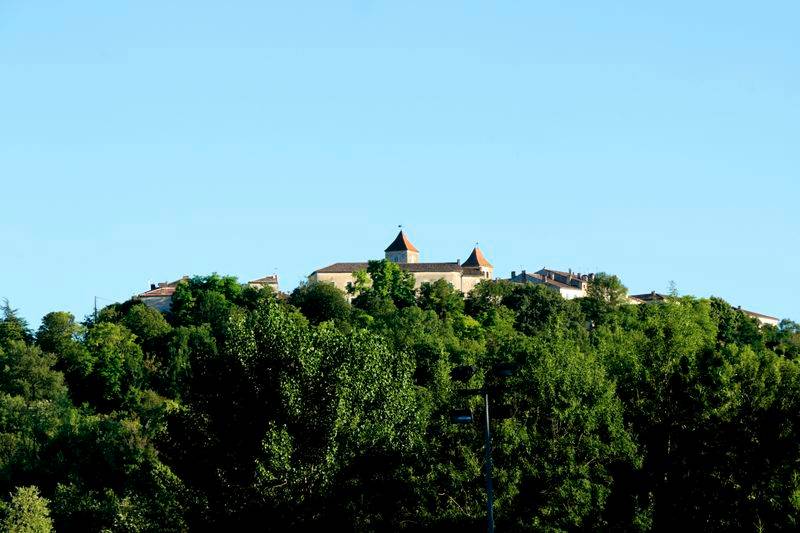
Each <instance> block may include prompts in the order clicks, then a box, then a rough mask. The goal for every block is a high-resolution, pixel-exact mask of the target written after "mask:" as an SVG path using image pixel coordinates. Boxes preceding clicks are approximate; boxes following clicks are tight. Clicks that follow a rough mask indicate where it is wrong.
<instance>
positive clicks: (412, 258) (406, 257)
mask: <svg viewBox="0 0 800 533" xmlns="http://www.w3.org/2000/svg"><path fill="white" fill-rule="evenodd" d="M384 252H386V259H388V260H389V261H393V262H395V263H419V250H417V249H416V248H415V247H414V245H413V244H411V241H409V240H408V237H406V234H405V233H403V230H402V229H401V230H400V233H398V234H397V237H395V239H394V241H392V244H390V245H389V247H388V248H386V250H384Z"/></svg>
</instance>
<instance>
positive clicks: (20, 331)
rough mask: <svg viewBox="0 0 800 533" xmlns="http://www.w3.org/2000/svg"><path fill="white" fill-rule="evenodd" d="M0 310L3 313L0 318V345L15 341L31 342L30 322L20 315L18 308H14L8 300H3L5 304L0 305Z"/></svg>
mask: <svg viewBox="0 0 800 533" xmlns="http://www.w3.org/2000/svg"><path fill="white" fill-rule="evenodd" d="M0 311H2V313H3V317H2V319H0V346H3V345H5V344H7V343H9V342H13V341H23V342H26V343H27V342H30V341H31V340H32V338H33V335H32V334H31V330H30V328H29V327H28V323H27V322H26V321H25V319H24V318H22V317H21V316H19V311H18V310H17V309H12V308H11V305H10V304H9V303H8V300H6V299H4V300H3V305H0Z"/></svg>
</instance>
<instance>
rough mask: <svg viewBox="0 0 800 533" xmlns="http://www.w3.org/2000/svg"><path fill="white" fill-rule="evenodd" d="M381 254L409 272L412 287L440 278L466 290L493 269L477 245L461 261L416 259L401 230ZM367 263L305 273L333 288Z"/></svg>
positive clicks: (336, 265)
mask: <svg viewBox="0 0 800 533" xmlns="http://www.w3.org/2000/svg"><path fill="white" fill-rule="evenodd" d="M384 257H385V258H386V259H387V260H389V261H392V262H394V263H397V264H398V265H399V266H400V268H402V269H403V270H405V271H406V272H410V273H411V274H413V275H414V280H415V287H416V288H419V286H420V285H422V284H423V283H425V282H434V281H436V280H440V279H443V280H445V281H447V282H448V283H450V284H451V285H452V286H453V287H455V288H456V289H458V290H460V291H461V292H463V293H464V294H466V293H468V292H469V291H471V290H472V289H473V288H474V287H475V285H477V284H478V283H480V282H481V281H482V280H485V279H492V275H493V272H494V267H493V266H492V264H491V263H489V261H488V260H487V259H486V257H485V256H484V255H483V252H481V250H480V248H478V247H477V246H476V247H475V248H473V249H472V253H470V255H469V257H468V258H467V260H466V261H464V263H461V262H460V261H453V262H445V263H420V262H419V257H420V252H419V250H418V249H417V248H416V247H415V246H414V245H413V244H411V241H410V240H409V239H408V236H407V235H406V234H405V232H403V231H402V230H401V231H400V233H398V234H397V237H396V238H395V239H394V241H392V243H391V244H389V246H388V247H387V248H386V250H384ZM367 266H368V263H367V262H366V261H362V262H356V263H333V264H332V265H328V266H326V267H324V268H320V269H317V270H315V271H314V272H312V273H311V275H309V276H308V281H309V282H311V283H315V282H325V283H332V284H333V285H335V286H336V287H337V288H339V289H341V290H346V289H347V284H348V283H351V282H352V281H353V279H354V278H353V274H354V273H355V272H358V271H359V270H366V269H367Z"/></svg>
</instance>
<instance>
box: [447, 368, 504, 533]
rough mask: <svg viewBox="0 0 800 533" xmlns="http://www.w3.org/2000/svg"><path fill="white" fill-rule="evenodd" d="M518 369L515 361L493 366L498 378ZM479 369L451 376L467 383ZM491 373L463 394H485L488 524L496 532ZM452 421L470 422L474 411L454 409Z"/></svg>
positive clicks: (484, 436) (485, 467)
mask: <svg viewBox="0 0 800 533" xmlns="http://www.w3.org/2000/svg"><path fill="white" fill-rule="evenodd" d="M516 369H517V366H516V365H515V364H513V363H501V364H497V365H495V366H494V367H492V370H491V374H492V375H494V376H495V377H498V378H507V377H509V376H510V375H512V374H513V373H514V372H515V371H516ZM477 371H478V369H477V367H474V366H459V367H456V368H454V369H453V370H452V371H451V372H450V376H451V377H452V378H453V379H454V380H456V381H461V382H464V383H466V382H467V381H469V380H470V378H471V377H472V376H473V375H475V373H476V372H477ZM488 377H489V373H487V374H486V375H485V376H484V384H483V387H482V388H480V389H462V390H460V391H458V392H459V394H460V395H462V396H478V395H480V396H483V420H484V427H483V455H484V463H483V466H484V468H483V471H484V475H485V477H486V526H487V531H489V533H494V486H493V483H492V428H491V425H490V421H491V418H490V415H489V386H488V384H487V383H486V381H487V378H488ZM451 419H452V421H453V422H454V423H456V424H469V423H471V422H472V421H473V418H472V413H471V412H470V411H469V410H468V409H455V410H453V413H452V417H451Z"/></svg>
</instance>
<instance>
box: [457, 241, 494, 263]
mask: <svg viewBox="0 0 800 533" xmlns="http://www.w3.org/2000/svg"><path fill="white" fill-rule="evenodd" d="M461 266H465V267H486V268H494V267H492V264H491V263H490V262H489V261H487V260H486V257H484V255H483V252H481V249H480V248H478V247H477V246H476V247H475V248H473V249H472V253H471V254H469V257H468V258H467V260H466V261H464V264H462V265H461Z"/></svg>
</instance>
